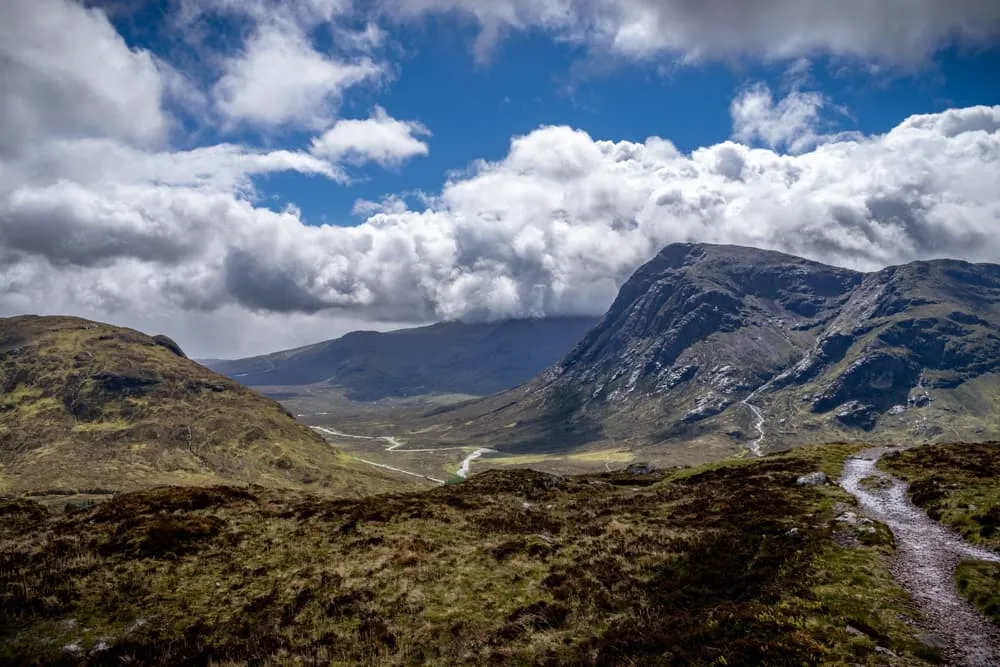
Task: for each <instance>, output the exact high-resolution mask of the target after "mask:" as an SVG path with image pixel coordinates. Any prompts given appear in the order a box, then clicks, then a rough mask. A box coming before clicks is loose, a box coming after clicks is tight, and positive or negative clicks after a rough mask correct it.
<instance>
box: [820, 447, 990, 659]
mask: <svg viewBox="0 0 1000 667" xmlns="http://www.w3.org/2000/svg"><path fill="white" fill-rule="evenodd" d="M886 451H888V450H887V449H885V448H875V449H869V450H866V451H864V452H861V453H859V454H857V455H855V456H854V457H852V458H850V459H848V460H847V463H846V464H845V466H844V473H843V476H842V477H841V479H840V485H841V486H842V487H843V488H844V489H846V490H847V491H848V492H849V493H850V494H851V495H853V496H854V497H855V498H857V499H858V503H859V504H860V506H861V509H862V510H863V511H864V512H865V513H866V514H868V515H869V516H870V517H871V518H873V519H875V520H877V521H880V522H882V523H884V524H885V525H887V526H888V527H889V529H890V530H892V533H893V535H894V536H895V538H896V555H895V557H894V559H893V563H892V565H891V568H892V572H893V574H894V575H895V577H896V578H897V579H898V580H899V582H900V583H901V584H902V585H903V587H904V588H906V590H907V591H908V592H909V593H910V595H911V596H912V597H913V599H914V600H915V601H916V602H917V604H918V605H919V606H920V609H921V611H922V612H923V614H924V618H925V619H926V624H927V629H928V630H929V631H931V632H932V633H933V634H934V635H935V637H936V638H938V639H939V640H940V642H941V643H942V644H943V646H944V653H945V656H946V658H947V659H948V664H951V665H962V666H966V667H988V666H993V665H1000V632H998V630H997V628H996V627H995V626H994V625H993V624H992V623H990V622H989V621H987V620H986V619H985V618H983V617H982V615H981V614H980V613H979V612H978V611H977V610H976V609H975V608H974V607H973V606H972V605H971V604H969V602H967V601H966V600H965V599H964V598H962V597H961V596H960V595H959V593H958V591H957V590H956V589H955V584H954V580H953V576H954V573H955V568H956V566H957V565H958V563H959V562H961V561H963V560H982V561H992V562H1000V555H997V554H995V553H993V552H992V551H988V550H986V549H982V548H980V547H976V546H973V545H971V544H969V543H967V542H965V541H964V540H962V539H961V538H960V537H958V536H957V535H955V534H953V533H952V532H951V531H949V530H947V529H946V528H945V527H944V526H942V525H941V524H939V523H937V522H936V521H933V520H931V519H930V518H929V517H928V516H927V515H926V514H925V513H924V512H923V511H922V510H920V509H919V508H917V507H915V506H914V505H913V504H912V503H911V502H910V500H909V498H908V497H907V494H906V491H907V486H906V484H905V483H904V482H902V481H900V480H898V479H896V478H895V477H893V476H891V475H889V474H887V473H885V472H882V471H881V470H879V469H878V468H877V467H876V463H877V462H878V460H879V459H880V458H881V457H882V455H883V454H884V453H885V452H886ZM868 478H877V483H876V484H862V482H863V480H865V479H868Z"/></svg>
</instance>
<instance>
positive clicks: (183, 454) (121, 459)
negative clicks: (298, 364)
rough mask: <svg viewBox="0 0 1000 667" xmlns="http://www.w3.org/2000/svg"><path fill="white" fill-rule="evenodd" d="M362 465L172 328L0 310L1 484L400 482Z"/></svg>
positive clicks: (335, 488) (365, 489)
mask: <svg viewBox="0 0 1000 667" xmlns="http://www.w3.org/2000/svg"><path fill="white" fill-rule="evenodd" d="M357 465H360V464H354V463H351V462H350V461H349V460H348V459H347V458H346V457H344V456H342V455H340V454H338V453H337V451H336V450H334V449H332V448H331V447H330V446H329V445H327V444H326V443H325V442H324V441H323V440H322V439H321V438H319V437H317V436H316V435H315V434H314V433H313V432H312V431H311V430H309V429H308V428H306V427H304V426H302V425H300V424H298V423H296V422H295V420H294V419H293V418H292V417H291V416H290V415H289V414H288V413H287V412H286V411H285V409H284V408H282V407H281V406H280V405H279V404H278V403H276V402H274V401H272V400H270V399H268V398H264V397H263V396H259V395H258V394H256V393H254V392H252V391H250V390H248V389H245V388H243V387H241V386H240V385H239V384H237V383H236V382H233V381H231V380H228V379H226V378H224V377H222V376H220V375H217V374H215V373H213V372H212V371H210V370H208V369H207V368H204V367H202V366H200V365H199V364H197V363H195V362H193V361H191V360H189V359H187V358H186V357H185V356H184V353H183V352H182V351H181V349H180V348H179V347H178V346H177V345H176V344H175V343H174V342H173V341H170V340H169V339H167V338H164V337H160V336H158V337H150V336H147V335H145V334H142V333H139V332H137V331H133V330H130V329H124V328H119V327H114V326H109V325H106V324H98V323H95V322H89V321H87V320H82V319H77V318H72V317H35V316H24V317H14V318H8V319H0V492H21V491H34V492H39V491H43V490H62V491H64V492H65V491H67V490H75V491H97V492H102V491H118V490H130V489H137V488H141V487H145V486H150V485H156V484H185V485H207V484H219V483H236V482H239V483H257V484H264V485H270V486H288V487H296V488H310V489H316V490H319V491H327V492H331V493H337V494H348V495H354V496H357V495H363V494H367V493H371V492H376V491H384V490H388V489H392V488H398V486H399V484H400V483H397V482H395V481H394V480H390V479H388V478H386V477H384V476H382V475H381V474H378V473H373V472H370V471H368V470H362V469H360V468H358V467H356V466H357Z"/></svg>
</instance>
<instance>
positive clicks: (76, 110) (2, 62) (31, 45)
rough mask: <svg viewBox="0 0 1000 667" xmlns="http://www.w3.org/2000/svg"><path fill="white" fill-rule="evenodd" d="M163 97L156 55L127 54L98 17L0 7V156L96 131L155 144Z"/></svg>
mask: <svg viewBox="0 0 1000 667" xmlns="http://www.w3.org/2000/svg"><path fill="white" fill-rule="evenodd" d="M163 92H164V91H163V81H162V80H161V77H160V72H159V69H158V66H157V62H156V61H155V59H154V58H153V56H152V55H151V54H150V53H148V52H147V51H143V50H140V49H130V48H129V47H128V45H126V44H125V41H124V40H123V39H122V38H121V36H120V35H119V34H118V33H117V31H116V30H115V29H114V28H113V27H112V25H111V23H110V22H109V21H108V19H107V16H106V15H105V14H104V13H103V12H101V11H99V10H88V9H85V8H84V7H82V6H80V5H78V4H76V3H74V2H68V1H67V0H4V2H0V118H2V119H3V122H0V154H3V153H8V154H9V153H12V152H15V151H20V150H22V149H23V148H24V147H25V146H32V145H34V144H35V143H36V142H38V141H39V140H40V139H43V138H45V139H48V138H52V137H59V136H63V137H67V136H79V135H86V134H90V133H94V132H97V133H100V134H102V135H103V136H111V137H116V138H119V139H122V140H124V141H129V142H135V143H140V144H143V145H154V144H157V143H159V142H161V141H162V140H163V139H164V137H165V135H166V133H167V131H168V129H169V125H170V122H169V118H168V117H167V115H166V114H165V113H164V112H163V110H162V101H163Z"/></svg>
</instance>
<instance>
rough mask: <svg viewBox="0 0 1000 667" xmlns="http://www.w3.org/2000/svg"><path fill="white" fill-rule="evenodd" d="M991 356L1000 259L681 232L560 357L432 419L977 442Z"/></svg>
mask: <svg viewBox="0 0 1000 667" xmlns="http://www.w3.org/2000/svg"><path fill="white" fill-rule="evenodd" d="M998 371H1000V266H996V265H972V264H967V263H964V262H957V261H950V260H941V261H933V262H917V263H914V264H910V265H906V266H902V267H892V268H888V269H885V270H883V271H879V272H876V273H872V274H863V273H858V272H854V271H850V270H846V269H840V268H835V267H830V266H825V265H822V264H818V263H815V262H810V261H807V260H803V259H800V258H796V257H791V256H789V255H784V254H781V253H775V252H769V251H761V250H755V249H750V248H740V247H733V246H713V245H703V244H677V245H671V246H668V247H667V248H665V249H664V250H663V251H662V252H661V253H660V254H659V255H658V256H657V257H656V258H654V259H653V260H652V261H650V262H649V263H648V264H646V265H645V266H643V267H642V268H640V269H639V270H638V271H637V272H636V273H635V275H634V276H633V277H632V278H631V279H630V280H629V281H628V282H627V283H626V284H625V285H624V286H623V287H622V289H621V291H620V293H619V296H618V298H617V299H616V301H615V303H614V305H612V307H611V309H610V310H609V311H608V313H607V315H606V316H605V317H604V319H603V320H602V321H601V323H600V324H599V325H598V326H597V327H595V328H594V329H593V330H592V331H591V332H590V333H589V334H587V336H586V337H585V338H584V339H583V340H582V341H581V342H580V344H579V345H578V346H577V347H576V348H575V349H574V350H573V351H572V352H571V353H570V354H569V355H567V356H566V357H565V358H564V359H563V360H562V361H561V362H560V363H558V364H556V365H555V366H553V367H552V368H550V369H548V370H547V371H546V372H545V373H543V374H542V375H540V376H539V377H538V378H536V379H535V380H533V381H532V382H531V383H529V384H527V385H525V386H524V387H519V388H517V389H515V390H513V391H510V392H506V393H504V394H501V395H498V396H495V397H490V398H488V399H485V400H483V401H479V402H476V403H473V404H470V405H464V406H459V407H457V408H453V409H450V410H443V411H440V412H439V413H438V414H435V415H433V416H431V417H430V418H429V419H430V421H436V422H437V423H438V428H437V429H436V430H435V431H433V433H434V434H435V436H436V437H439V438H440V439H445V440H447V439H460V440H465V439H475V441H476V442H482V443H484V444H489V445H491V446H496V447H498V448H500V449H502V450H504V451H514V452H517V451H525V450H530V451H557V450H563V449H566V448H572V447H579V446H584V445H590V446H595V447H596V446H598V445H601V446H604V447H607V446H615V447H621V446H627V447H630V448H643V447H648V448H652V449H653V450H654V451H653V454H655V453H657V452H658V453H660V454H663V455H664V456H666V457H667V458H671V457H672V456H675V455H676V456H680V457H681V458H684V459H685V460H687V459H688V458H690V459H709V458H716V457H719V456H725V455H731V454H733V453H737V452H739V451H741V450H748V451H754V452H756V451H758V450H766V449H772V448H779V447H786V446H792V445H797V444H802V443H806V442H821V441H829V440H837V439H860V438H863V439H866V440H875V441H882V440H886V441H892V440H899V439H907V438H909V439H912V438H916V439H919V440H933V439H936V438H939V437H947V438H950V439H956V438H958V439H973V440H981V439H983V438H984V437H987V436H992V435H993V434H996V433H998V432H1000V400H998V399H997V392H996V390H997V388H1000V378H998V376H997V372H998ZM442 420H443V422H442ZM442 423H443V426H442ZM425 428H426V427H425ZM653 458H656V457H655V456H653Z"/></svg>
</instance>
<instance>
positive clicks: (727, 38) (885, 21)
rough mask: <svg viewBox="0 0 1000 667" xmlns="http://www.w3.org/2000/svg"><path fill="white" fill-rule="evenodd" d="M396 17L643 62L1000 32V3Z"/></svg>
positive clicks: (573, 9) (900, 1)
mask: <svg viewBox="0 0 1000 667" xmlns="http://www.w3.org/2000/svg"><path fill="white" fill-rule="evenodd" d="M381 4H382V6H383V7H384V8H387V9H388V10H390V12H391V14H392V15H393V16H411V17H416V16H422V15H424V14H427V13H441V12H457V13H460V14H462V15H465V16H468V17H471V18H472V19H474V20H475V21H476V22H477V23H478V24H479V25H480V26H481V27H482V36H481V37H480V43H479V44H478V45H477V50H478V51H479V52H480V53H483V52H486V51H488V49H489V47H490V46H491V45H492V44H493V43H494V42H495V40H496V39H497V38H498V36H500V35H502V34H503V32H504V31H510V30H525V29H532V28H541V29H545V30H549V31H551V32H554V33H556V34H558V35H560V36H561V37H563V38H565V39H570V40H574V41H581V42H588V43H591V44H593V45H596V46H599V47H601V48H605V49H609V50H611V51H613V52H616V53H619V54H622V55H625V56H628V57H635V58H647V57H651V56H654V55H657V54H663V53H672V54H677V55H679V56H680V57H681V58H683V59H686V60H690V61H693V60H700V59H715V58H731V57H735V56H743V55H751V56H759V57H764V58H769V59H794V58H797V57H799V56H802V55H809V54H814V53H828V54H833V55H842V56H850V57H860V58H865V59H877V60H883V61H886V62H889V63H893V64H902V65H912V64H914V63H916V62H919V61H921V60H923V59H924V58H926V57H927V56H928V55H929V54H930V53H933V52H934V51H935V50H937V49H938V48H940V47H941V46H942V45H943V44H944V43H946V42H949V41H952V40H958V41H961V42H963V43H970V44H977V43H982V42H983V41H984V40H986V39H988V38H990V37H994V36H996V35H997V34H1000V3H997V2H994V0H957V1H955V2H944V1H941V0H880V1H879V2H869V1H868V0H844V1H843V2H828V1H827V0H757V1H754V2H744V1H742V0H701V1H700V2H691V1H690V0H381Z"/></svg>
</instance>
